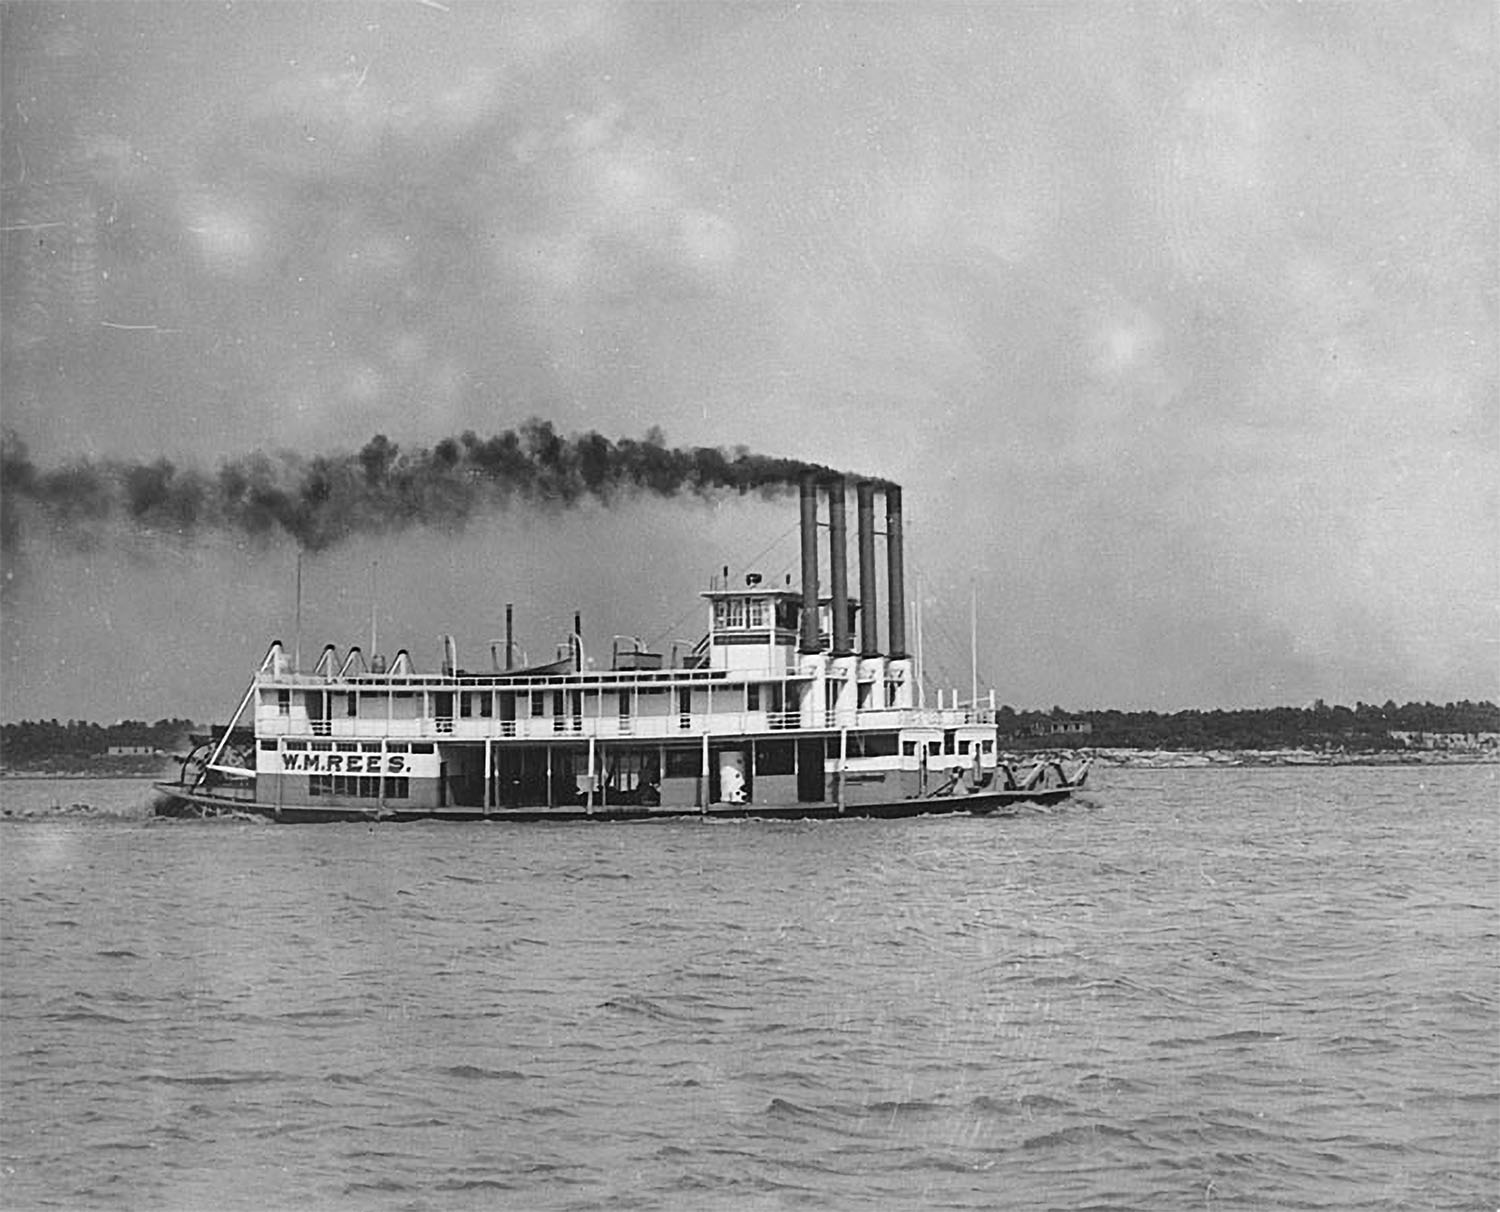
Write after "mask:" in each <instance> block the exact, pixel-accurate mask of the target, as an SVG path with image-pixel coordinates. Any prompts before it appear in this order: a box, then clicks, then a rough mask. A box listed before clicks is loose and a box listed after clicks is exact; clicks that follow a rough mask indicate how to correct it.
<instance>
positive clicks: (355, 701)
mask: <svg viewBox="0 0 1500 1212" xmlns="http://www.w3.org/2000/svg"><path fill="white" fill-rule="evenodd" d="M347 697H348V699H349V706H348V708H347V712H348V716H349V718H350V719H351V720H352V719H353V718H354V717H355V716H357V715H358V714H359V695H357V694H355V693H354V691H352V690H351V691H350V692H349V694H348V696H347Z"/></svg>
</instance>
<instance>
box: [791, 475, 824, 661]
mask: <svg viewBox="0 0 1500 1212" xmlns="http://www.w3.org/2000/svg"><path fill="white" fill-rule="evenodd" d="M799 491H800V493H801V506H802V638H801V640H800V642H799V643H798V646H797V647H798V651H799V652H818V651H820V650H821V648H822V645H821V644H820V643H819V642H818V481H817V477H816V476H815V475H814V474H813V473H812V472H807V473H806V474H804V475H803V477H802V479H801V482H800V485H799Z"/></svg>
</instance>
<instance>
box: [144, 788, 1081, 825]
mask: <svg viewBox="0 0 1500 1212" xmlns="http://www.w3.org/2000/svg"><path fill="white" fill-rule="evenodd" d="M155 787H156V789H157V791H158V792H160V793H161V798H160V799H159V800H158V801H157V803H156V805H155V806H154V814H155V815H156V816H159V817H189V818H201V817H209V816H232V815H240V816H252V817H265V818H267V819H269V820H273V821H277V822H280V823H283V824H317V823H331V822H337V821H367V822H375V821H390V822H398V823H399V822H406V823H411V822H417V821H495V822H516V823H536V822H545V821H558V822H564V821H591V822H601V823H602V822H611V821H616V822H618V821H655V820H674V819H675V820H681V819H685V818H686V819H691V818H699V819H704V820H780V821H796V820H844V819H851V818H875V819H882V820H891V819H898V818H902V817H913V816H941V815H953V814H955V813H970V814H974V815H979V816H985V815H989V814H992V813H1005V812H1013V811H1016V810H1018V809H1019V808H1020V807H1021V806H1022V805H1025V804H1056V803H1060V802H1062V801H1063V800H1066V799H1068V798H1069V797H1070V796H1072V795H1073V794H1074V793H1075V792H1078V791H1081V790H1082V789H1083V784H1082V782H1081V781H1080V782H1078V783H1070V784H1067V785H1064V786H1052V787H1044V788H1037V789H1034V790H1019V789H1016V790H1006V791H980V792H975V793H974V794H972V795H952V796H934V797H929V798H925V799H904V800H889V801H885V802H876V803H864V804H844V805H842V806H841V805H839V804H833V803H812V804H753V803H752V804H710V805H708V806H707V807H706V808H700V807H691V806H689V807H646V806H642V805H619V806H610V807H598V808H594V809H586V808H581V807H576V806H565V807H556V808H540V807H538V808H494V809H490V810H488V811H486V810H484V809H480V808H433V809H427V808H422V809H400V808H395V809H393V808H391V807H389V806H387V807H386V808H385V809H384V810H373V809H372V810H368V811H367V810H364V809H360V808H351V807H347V806H332V805H329V806H324V805H309V804H281V805H277V804H268V803H263V802H260V801H257V800H251V799H232V798H228V797H226V796H223V795H217V794H214V793H213V792H211V791H210V792H205V791H196V790H193V789H190V788H185V787H183V786H182V785H180V784H177V783H157V784H155Z"/></svg>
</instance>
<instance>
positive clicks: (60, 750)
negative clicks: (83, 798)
mask: <svg viewBox="0 0 1500 1212" xmlns="http://www.w3.org/2000/svg"><path fill="white" fill-rule="evenodd" d="M196 728H197V726H196V725H195V724H194V723H193V722H192V720H181V719H169V720H157V721H156V723H154V724H148V723H146V722H145V721H144V720H121V721H120V722H119V723H118V724H91V723H88V722H87V721H85V720H67V721H65V722H64V721H59V720H22V721H21V722H20V723H18V724H0V766H4V767H6V768H8V769H13V770H37V769H47V768H52V767H59V766H66V765H69V764H72V763H76V762H81V761H89V760H93V759H96V758H104V757H107V756H108V754H109V751H110V749H111V748H114V747H119V746H140V747H145V748H148V749H160V750H161V751H162V752H163V753H166V754H173V753H177V752H180V751H182V749H183V747H184V746H185V745H186V744H187V738H188V734H189V733H190V732H193V731H194V730H195V729H196Z"/></svg>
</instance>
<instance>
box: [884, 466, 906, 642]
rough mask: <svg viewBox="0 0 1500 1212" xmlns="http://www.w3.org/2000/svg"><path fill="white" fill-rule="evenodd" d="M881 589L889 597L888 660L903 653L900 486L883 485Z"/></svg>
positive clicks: (903, 561) (903, 567)
mask: <svg viewBox="0 0 1500 1212" xmlns="http://www.w3.org/2000/svg"><path fill="white" fill-rule="evenodd" d="M885 592H886V596H887V597H888V598H890V604H889V610H890V633H889V636H888V638H889V639H890V642H891V657H892V659H898V660H899V659H900V658H902V657H904V656H906V550H905V546H904V540H903V538H902V534H901V486H900V485H899V484H887V485H886V486H885Z"/></svg>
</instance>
